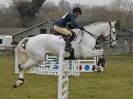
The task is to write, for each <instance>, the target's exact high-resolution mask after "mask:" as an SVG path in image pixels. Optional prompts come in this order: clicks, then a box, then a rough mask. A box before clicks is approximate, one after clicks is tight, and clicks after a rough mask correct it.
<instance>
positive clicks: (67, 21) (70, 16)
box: [54, 7, 83, 51]
mask: <svg viewBox="0 0 133 99" xmlns="http://www.w3.org/2000/svg"><path fill="white" fill-rule="evenodd" d="M79 15H82V11H81V9H80V8H79V7H75V8H73V11H72V12H69V13H67V14H66V15H64V16H63V17H62V18H61V19H59V20H58V21H57V22H55V23H54V30H55V31H57V32H59V33H60V34H63V35H65V36H66V39H65V41H66V44H65V45H66V47H65V50H66V51H70V50H72V49H73V48H72V46H71V41H70V39H71V36H72V33H71V31H69V30H68V29H67V27H68V28H70V29H73V28H79V29H81V30H83V27H81V26H80V25H78V24H77V23H76V22H75V21H74V20H75V19H76V18H77V17H78V16H79Z"/></svg>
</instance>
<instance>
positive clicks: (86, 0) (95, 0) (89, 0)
mask: <svg viewBox="0 0 133 99" xmlns="http://www.w3.org/2000/svg"><path fill="white" fill-rule="evenodd" d="M9 1H10V0H0V4H4V5H7V4H8V3H7V2H9ZM48 1H51V2H54V3H55V4H58V2H59V1H61V0H46V2H48ZM65 1H67V2H69V3H70V4H74V3H79V4H81V5H90V6H91V5H107V4H109V3H111V2H112V1H113V0H65ZM129 1H133V0H129Z"/></svg>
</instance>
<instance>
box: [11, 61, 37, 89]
mask: <svg viewBox="0 0 133 99" xmlns="http://www.w3.org/2000/svg"><path fill="white" fill-rule="evenodd" d="M35 63H36V61H34V60H32V59H29V60H28V61H27V62H26V63H25V64H23V65H21V66H20V67H19V78H18V80H17V81H16V83H15V85H13V88H16V87H18V86H20V85H23V84H24V70H26V69H27V68H30V67H31V66H34V65H35Z"/></svg>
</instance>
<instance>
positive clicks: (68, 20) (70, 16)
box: [54, 12, 80, 29]
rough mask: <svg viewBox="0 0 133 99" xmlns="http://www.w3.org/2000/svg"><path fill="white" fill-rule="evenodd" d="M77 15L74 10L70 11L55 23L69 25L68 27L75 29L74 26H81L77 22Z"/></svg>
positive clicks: (63, 26) (61, 25)
mask: <svg viewBox="0 0 133 99" xmlns="http://www.w3.org/2000/svg"><path fill="white" fill-rule="evenodd" d="M76 17H77V16H76V15H75V14H74V13H73V12H69V13H67V14H66V15H64V16H63V17H62V18H61V19H59V20H58V21H56V22H55V23H54V24H55V25H57V26H59V27H62V28H65V27H67V26H68V28H70V29H73V28H80V26H79V25H78V24H77V23H76V22H75V19H76Z"/></svg>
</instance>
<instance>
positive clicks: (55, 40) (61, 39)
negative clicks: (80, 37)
mask: <svg viewBox="0 0 133 99" xmlns="http://www.w3.org/2000/svg"><path fill="white" fill-rule="evenodd" d="M51 36H52V37H51V38H52V40H53V41H54V42H57V43H65V41H64V39H63V37H62V36H57V35H51Z"/></svg>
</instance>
